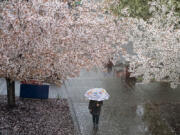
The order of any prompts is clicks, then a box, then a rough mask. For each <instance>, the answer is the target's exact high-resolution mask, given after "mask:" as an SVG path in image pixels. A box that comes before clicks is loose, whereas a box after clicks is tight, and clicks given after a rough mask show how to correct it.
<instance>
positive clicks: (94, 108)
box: [89, 100, 103, 115]
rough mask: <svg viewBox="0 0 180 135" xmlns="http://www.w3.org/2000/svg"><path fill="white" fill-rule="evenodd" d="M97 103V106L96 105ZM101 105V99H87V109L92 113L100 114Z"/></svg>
mask: <svg viewBox="0 0 180 135" xmlns="http://www.w3.org/2000/svg"><path fill="white" fill-rule="evenodd" d="M97 104H99V106H97ZM102 105H103V102H102V101H93V100H90V101H89V111H90V113H91V114H92V115H100V112H101V106H102Z"/></svg>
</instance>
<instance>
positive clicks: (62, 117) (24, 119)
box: [0, 96, 75, 135]
mask: <svg viewBox="0 0 180 135" xmlns="http://www.w3.org/2000/svg"><path fill="white" fill-rule="evenodd" d="M16 105H17V106H16V107H14V108H9V107H7V99H6V97H5V96H0V135H74V133H75V130H74V125H73V121H72V117H71V115H70V110H69V106H68V102H67V100H66V99H48V100H34V99H23V100H22V99H19V98H17V99H16Z"/></svg>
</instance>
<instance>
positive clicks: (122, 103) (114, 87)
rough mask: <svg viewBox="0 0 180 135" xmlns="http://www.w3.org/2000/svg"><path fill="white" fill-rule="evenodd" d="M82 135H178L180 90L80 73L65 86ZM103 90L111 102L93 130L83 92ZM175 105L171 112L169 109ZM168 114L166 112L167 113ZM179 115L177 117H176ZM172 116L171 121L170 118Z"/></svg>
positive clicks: (105, 107)
mask: <svg viewBox="0 0 180 135" xmlns="http://www.w3.org/2000/svg"><path fill="white" fill-rule="evenodd" d="M65 85H66V88H67V90H68V93H69V96H70V98H71V100H72V103H73V106H74V111H75V115H76V117H77V121H78V123H79V127H80V131H81V133H82V135H93V134H96V135H175V132H176V134H177V133H179V129H180V128H179V124H180V121H179V118H180V116H179V114H180V113H179V112H178V111H179V110H178V109H177V108H180V107H179V106H180V99H179V96H180V88H179V87H178V88H177V89H174V90H172V89H171V88H169V86H168V84H164V83H150V84H140V83H138V84H135V83H134V84H133V83H130V84H129V83H127V80H125V79H124V78H123V77H119V78H118V77H117V76H116V75H114V73H102V72H99V71H90V72H87V71H82V72H81V74H80V77H78V78H74V79H68V81H66V83H65ZM94 87H102V88H105V89H106V90H107V91H108V93H109V94H110V99H109V100H107V101H105V102H104V105H103V107H102V112H101V116H100V124H99V129H98V130H97V131H95V130H93V124H92V118H91V115H90V113H89V110H88V100H87V99H86V98H85V97H84V93H85V91H86V90H88V89H90V88H94ZM171 104H175V106H173V107H174V108H173V109H171V111H170V110H169V109H168V108H169V106H170V107H172V106H171ZM167 110H169V111H167ZM177 112H178V113H177ZM172 114H173V117H172V116H171V115H172Z"/></svg>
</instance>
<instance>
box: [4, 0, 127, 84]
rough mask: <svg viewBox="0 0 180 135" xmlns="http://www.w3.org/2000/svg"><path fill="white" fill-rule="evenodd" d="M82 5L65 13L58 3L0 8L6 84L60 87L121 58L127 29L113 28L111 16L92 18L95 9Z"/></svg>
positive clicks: (14, 0)
mask: <svg viewBox="0 0 180 135" xmlns="http://www.w3.org/2000/svg"><path fill="white" fill-rule="evenodd" d="M84 5H86V7H81V6H79V7H76V8H74V9H69V7H68V4H67V2H60V1H59V0H57V1H56V0H53V1H51V0H30V1H25V0H10V1H6V2H2V3H1V4H0V65H1V66H0V76H1V77H4V78H7V79H8V82H9V81H10V80H12V82H13V81H14V80H20V81H26V80H37V81H39V82H49V83H55V84H61V83H62V81H63V80H65V79H66V78H67V77H74V76H77V75H78V74H79V72H80V69H81V68H86V69H90V68H92V67H93V66H97V67H99V68H104V65H106V64H107V63H108V62H109V61H110V60H111V59H112V58H113V57H114V58H113V60H115V59H116V58H118V55H119V53H120V52H121V53H124V50H123V49H122V48H121V47H120V46H121V45H122V44H123V43H125V41H127V37H126V36H125V34H124V33H125V31H123V29H125V28H127V26H124V27H123V25H125V24H121V26H120V25H119V26H117V24H116V23H115V22H114V19H113V18H114V17H112V16H110V15H109V16H108V15H104V16H103V19H101V18H100V17H99V16H97V12H98V13H100V12H102V11H100V10H99V11H98V6H99V5H98V4H97V5H93V4H92V3H85V4H84ZM93 9H94V10H97V12H92V10H93ZM120 29H121V31H119V30H120ZM117 52H118V53H117ZM112 54H114V56H113V55H112Z"/></svg>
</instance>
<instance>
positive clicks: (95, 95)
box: [84, 88, 109, 101]
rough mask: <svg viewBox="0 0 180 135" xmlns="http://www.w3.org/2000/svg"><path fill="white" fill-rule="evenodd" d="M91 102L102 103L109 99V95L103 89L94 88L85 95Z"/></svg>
mask: <svg viewBox="0 0 180 135" xmlns="http://www.w3.org/2000/svg"><path fill="white" fill-rule="evenodd" d="M84 96H85V97H87V98H88V99H89V100H95V101H102V100H107V99H109V94H108V93H107V92H106V90H105V89H103V88H93V89H90V90H88V91H86V93H85V94H84Z"/></svg>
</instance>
